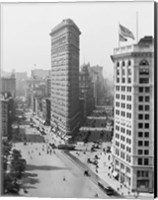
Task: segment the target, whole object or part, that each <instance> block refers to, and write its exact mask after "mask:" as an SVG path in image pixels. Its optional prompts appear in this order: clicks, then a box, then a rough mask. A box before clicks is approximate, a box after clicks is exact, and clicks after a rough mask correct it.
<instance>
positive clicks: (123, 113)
mask: <svg viewBox="0 0 158 200" xmlns="http://www.w3.org/2000/svg"><path fill="white" fill-rule="evenodd" d="M120 113H121V116H122V117H125V116H126V117H127V118H132V114H131V113H126V112H124V111H119V110H116V115H120Z"/></svg>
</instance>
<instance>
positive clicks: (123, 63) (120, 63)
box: [116, 60, 131, 67]
mask: <svg viewBox="0 0 158 200" xmlns="http://www.w3.org/2000/svg"><path fill="white" fill-rule="evenodd" d="M127 65H128V66H131V61H130V60H128V61H127ZM116 66H117V67H119V66H125V61H124V60H123V61H122V62H119V61H118V62H117V63H116Z"/></svg>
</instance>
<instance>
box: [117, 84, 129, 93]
mask: <svg viewBox="0 0 158 200" xmlns="http://www.w3.org/2000/svg"><path fill="white" fill-rule="evenodd" d="M116 90H117V91H120V90H121V91H123V92H125V91H127V92H131V91H132V87H130V86H127V87H126V86H118V85H117V86H116Z"/></svg>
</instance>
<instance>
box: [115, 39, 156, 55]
mask: <svg viewBox="0 0 158 200" xmlns="http://www.w3.org/2000/svg"><path fill="white" fill-rule="evenodd" d="M153 41H154V39H153V37H152V36H145V37H144V38H141V39H140V40H139V42H138V43H137V44H132V45H127V46H123V47H118V48H114V52H113V55H119V54H127V53H131V52H154V45H153Z"/></svg>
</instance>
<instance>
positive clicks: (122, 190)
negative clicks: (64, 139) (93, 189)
mask: <svg viewBox="0 0 158 200" xmlns="http://www.w3.org/2000/svg"><path fill="white" fill-rule="evenodd" d="M70 153H71V154H72V155H74V156H76V157H77V158H78V159H79V160H80V161H82V162H83V163H87V159H88V158H94V156H95V155H99V156H100V159H99V160H98V168H96V166H95V165H93V164H88V163H87V167H89V168H90V169H91V170H92V171H93V172H94V173H96V174H97V176H99V178H100V179H102V180H103V182H104V181H105V183H108V185H109V186H111V187H112V188H114V189H115V190H116V191H117V192H118V193H119V194H120V195H121V196H124V197H125V198H126V199H135V198H136V197H135V194H134V193H132V192H130V191H129V189H128V188H127V187H125V186H124V185H122V184H120V183H119V182H118V181H117V180H116V179H115V178H114V177H113V176H112V175H111V171H110V169H109V167H110V166H111V164H110V163H111V160H108V156H109V155H110V153H106V155H105V154H104V153H103V152H102V151H100V152H86V154H84V153H83V152H81V151H80V152H79V154H78V153H77V152H74V151H72V152H70ZM108 174H109V175H108ZM137 199H154V194H149V193H139V196H138V197H137Z"/></svg>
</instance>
